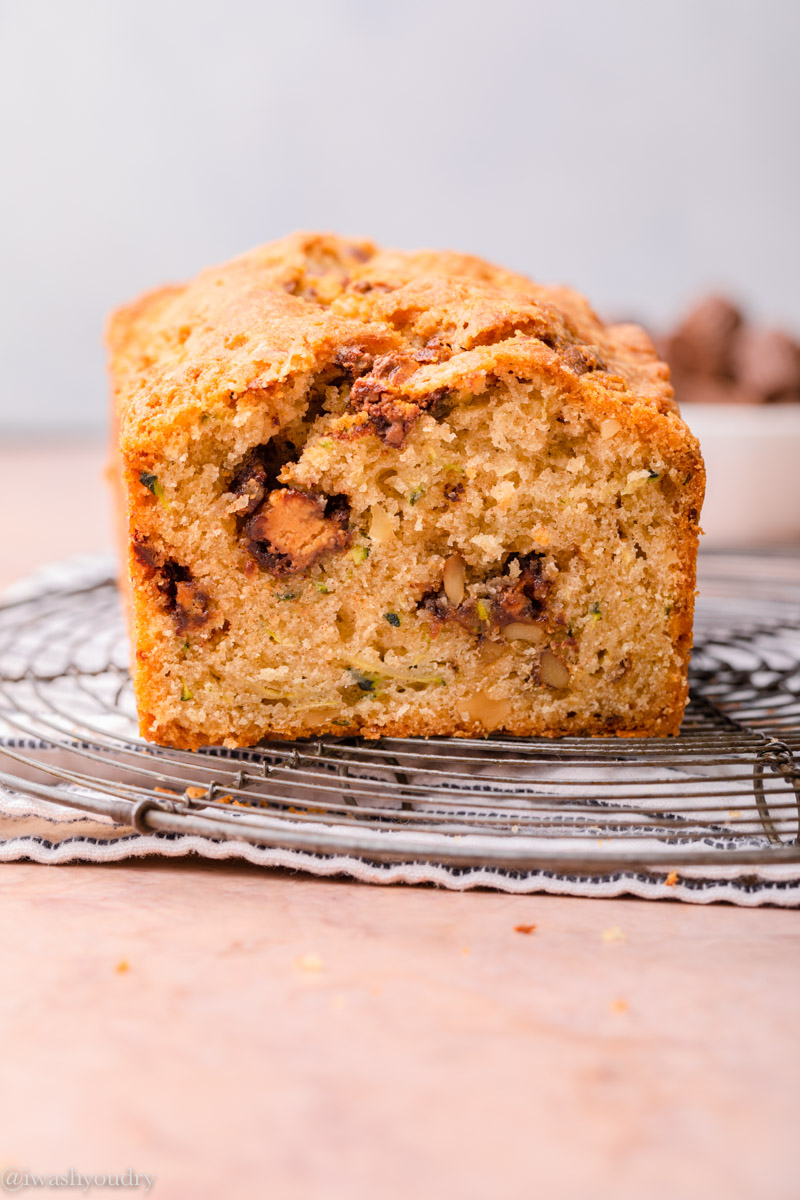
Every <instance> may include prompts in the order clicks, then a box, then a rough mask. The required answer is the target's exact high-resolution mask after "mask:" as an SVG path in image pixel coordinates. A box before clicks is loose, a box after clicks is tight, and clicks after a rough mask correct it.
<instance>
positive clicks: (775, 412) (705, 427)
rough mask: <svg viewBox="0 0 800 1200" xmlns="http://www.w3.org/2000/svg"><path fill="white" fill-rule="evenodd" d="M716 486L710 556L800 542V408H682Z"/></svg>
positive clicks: (710, 498) (709, 523)
mask: <svg viewBox="0 0 800 1200" xmlns="http://www.w3.org/2000/svg"><path fill="white" fill-rule="evenodd" d="M681 415H682V416H683V419H684V420H685V421H686V423H687V425H688V426H689V428H690V429H691V430H692V432H693V433H694V434H696V436H697V437H698V438H699V440H700V449H701V450H702V452H703V458H704V459H705V463H706V474H707V476H708V482H707V486H706V500H705V504H704V505H703V515H702V517H701V519H700V524H701V526H702V527H703V529H704V530H705V534H706V536H705V537H704V538H703V539H702V541H701V546H702V547H703V548H710V547H721V546H752V547H757V546H763V545H766V544H773V545H774V544H776V543H788V542H800V404H775V405H766V404H753V405H739V404H682V405H681Z"/></svg>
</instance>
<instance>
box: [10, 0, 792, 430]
mask: <svg viewBox="0 0 800 1200" xmlns="http://www.w3.org/2000/svg"><path fill="white" fill-rule="evenodd" d="M799 46H800V4H798V2H797V0H785V2H778V0H764V2H760V3H755V2H748V3H735V2H730V0H729V2H728V3H723V2H716V0H694V2H688V0H672V2H671V3H662V4H656V3H648V2H647V0H644V2H643V0H618V2H614V3H599V2H593V0H574V2H573V3H569V4H558V3H554V2H553V0H545V2H540V0H535V2H527V3H526V2H523V0H493V2H484V3H475V2H474V0H427V2H422V0H405V3H397V2H395V3H391V4H388V3H380V2H375V3H368V2H366V0H328V2H327V3H325V2H324V0H306V2H303V0H295V2H294V3H290V2H283V3H273V2H271V0H264V2H261V3H259V2H257V0H226V2H225V3H218V2H216V0H4V2H3V3H2V4H0V96H1V97H2V100H1V102H0V111H1V112H2V117H0V119H1V120H2V122H3V127H4V129H3V142H2V145H3V185H2V191H1V192H0V196H1V197H2V206H3V214H2V215H3V219H2V222H0V277H1V278H2V296H1V297H0V304H1V305H2V311H1V312H0V342H1V345H0V356H1V358H0V361H1V362H2V370H0V439H2V438H3V437H4V438H5V439H6V440H8V439H9V438H10V437H11V436H12V435H14V434H23V433H25V432H29V431H32V430H41V431H42V432H43V433H45V434H47V435H51V436H53V435H54V436H58V437H60V436H62V435H64V434H66V433H69V432H75V433H80V432H85V431H97V432H100V431H101V430H102V429H103V427H104V425H105V410H106V382H105V374H104V370H105V368H104V360H103V349H102V342H101V337H102V327H103V322H104V319H105V314H106V313H107V311H108V310H109V309H110V308H111V307H112V306H114V305H116V304H119V303H121V302H123V301H125V300H127V299H129V298H130V297H132V296H133V295H134V294H136V293H137V292H139V291H142V290H144V289H146V288H150V287H152V286H154V285H156V284H158V283H161V282H166V281H175V280H181V279H183V278H185V277H187V276H189V275H192V274H194V273H195V272H196V271H197V270H198V269H200V268H201V267H203V266H204V265H206V264H208V263H211V262H214V261H219V260H221V259H224V258H227V257H229V256H231V255H233V254H236V253H238V252H240V251H242V250H245V249H247V248H248V247H250V246H251V245H255V244H256V243H258V242H262V241H268V240H270V239H272V238H275V237H279V236H281V235H283V234H285V233H287V232H289V231H290V230H292V229H295V228H320V229H330V230H336V231H339V232H342V233H348V234H358V235H367V236H370V237H373V238H374V239H376V240H378V241H381V242H383V243H385V244H388V245H395V246H402V247H408V248H412V247H418V246H433V247H450V248H454V249H459V250H466V251H470V252H473V253H477V254H481V255H485V256H486V257H488V258H490V259H494V260H496V261H498V262H500V263H503V264H505V265H508V266H511V267H513V268H516V269H518V270H521V271H524V272H527V273H529V274H532V275H533V276H535V277H537V278H539V279H541V280H544V281H563V282H568V283H571V284H573V285H574V286H576V287H578V288H579V289H581V290H582V291H585V292H586V293H587V294H588V295H589V297H590V298H591V300H592V301H593V303H594V305H595V307H596V308H598V310H599V311H600V312H601V314H602V315H605V316H614V317H629V316H635V317H640V318H642V319H644V320H645V321H648V322H650V323H652V324H654V325H656V326H659V325H662V324H664V323H668V322H670V321H671V320H672V319H673V318H674V317H676V316H677V315H678V313H679V312H680V310H681V309H682V307H684V306H685V305H686V304H687V303H688V302H689V301H690V300H691V299H693V298H694V297H695V296H696V295H697V294H698V293H699V292H701V291H703V290H706V289H707V288H709V287H715V288H721V289H724V290H726V291H728V292H730V293H732V294H733V295H734V296H735V297H738V298H739V299H740V300H741V301H742V302H743V303H744V304H745V305H746V307H747V308H748V309H749V310H750V311H751V312H752V314H753V315H754V316H755V317H757V318H759V319H762V320H766V321H776V322H778V323H782V324H783V325H785V326H787V327H788V328H789V329H792V328H794V329H795V330H797V329H798V328H799V327H800V286H799V285H798V280H799V278H800V231H799V225H800V222H799V218H798V214H800V162H799V161H798V159H799V156H798V148H799V146H800V137H799V136H798V133H799V129H798V126H799V122H798V107H799V102H800V70H798V65H797V63H798V48H799Z"/></svg>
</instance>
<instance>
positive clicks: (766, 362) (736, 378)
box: [655, 296, 800, 404]
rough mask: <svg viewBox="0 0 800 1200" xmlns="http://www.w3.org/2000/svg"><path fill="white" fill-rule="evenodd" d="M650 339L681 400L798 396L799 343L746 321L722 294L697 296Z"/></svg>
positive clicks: (727, 401)
mask: <svg viewBox="0 0 800 1200" xmlns="http://www.w3.org/2000/svg"><path fill="white" fill-rule="evenodd" d="M655 340H656V345H657V346H658V349H659V352H660V354H661V355H662V357H663V358H664V359H665V360H666V361H667V362H668V363H669V365H670V369H671V371H672V380H673V383H674V385H675V393H676V395H677V398H678V402H679V403H681V404H767V403H770V404H774V403H785V402H791V401H794V402H800V343H798V342H797V341H796V340H795V339H794V338H792V337H790V336H789V334H787V333H784V332H782V331H781V330H779V329H762V328H759V327H756V326H754V325H751V324H749V323H748V322H747V321H746V320H745V318H744V316H743V315H742V312H741V311H740V309H738V308H737V307H736V305H734V304H732V303H731V301H730V300H727V299H725V297H723V296H708V297H707V298H706V299H704V300H701V301H700V303H699V304H697V305H695V307H694V308H692V309H691V310H690V311H689V312H688V313H687V314H686V316H685V317H684V318H683V320H682V321H681V323H680V324H679V325H678V326H677V328H676V329H674V330H673V331H672V333H670V334H668V335H666V336H664V337H660V338H656V339H655Z"/></svg>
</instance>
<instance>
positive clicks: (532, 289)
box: [109, 233, 677, 449]
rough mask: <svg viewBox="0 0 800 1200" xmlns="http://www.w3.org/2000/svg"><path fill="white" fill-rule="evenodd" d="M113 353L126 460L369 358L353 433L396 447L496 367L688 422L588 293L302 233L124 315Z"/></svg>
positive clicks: (348, 420)
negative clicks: (130, 452) (363, 431)
mask: <svg viewBox="0 0 800 1200" xmlns="http://www.w3.org/2000/svg"><path fill="white" fill-rule="evenodd" d="M109 342H110V346H111V351H112V355H113V358H114V382H115V393H116V399H117V415H118V419H119V422H120V435H121V443H122V447H123V449H125V448H128V449H135V448H136V447H137V446H141V445H142V444H143V442H149V441H150V440H151V439H152V438H153V437H158V434H159V431H162V432H163V431H165V430H166V429H167V428H168V427H169V426H171V425H173V424H175V423H176V422H177V423H178V424H179V425H182V426H185V425H186V424H187V423H190V422H194V421H195V420H199V419H201V418H202V414H203V409H204V407H205V406H206V405H207V404H209V403H213V402H214V401H215V400H224V399H226V398H227V399H228V400H231V401H232V400H235V401H236V406H237V410H241V407H242V405H245V406H246V404H247V403H248V397H252V403H255V404H258V405H259V406H262V405H264V404H265V403H266V404H267V405H268V404H269V402H270V394H271V393H273V394H275V393H276V392H277V391H278V390H280V388H281V385H282V384H284V383H285V382H286V381H288V380H289V379H291V378H294V377H296V376H298V375H305V374H307V373H308V374H313V373H316V372H319V371H321V370H324V369H325V368H326V367H328V366H331V367H333V366H336V365H339V366H343V365H346V364H345V363H344V362H343V361H342V359H343V356H345V357H346V356H347V355H350V356H352V355H354V354H355V355H357V354H358V353H362V352H363V353H364V355H365V356H368V358H369V361H370V362H371V363H374V366H372V367H371V369H370V370H368V372H367V373H366V374H363V375H362V377H361V379H360V381H359V384H358V387H357V389H354V391H355V395H354V396H353V397H352V400H351V404H350V406H349V412H348V413H347V414H346V415H345V416H343V417H342V418H341V420H342V422H343V423H344V425H343V429H342V432H346V431H347V430H346V426H347V425H348V424H349V425H350V426H351V427H353V428H354V430H357V429H358V427H359V425H360V424H363V423H364V422H367V421H371V422H372V426H373V428H376V429H377V430H378V431H379V432H380V433H381V435H382V436H383V437H384V440H386V441H387V443H388V444H392V437H395V439H396V440H397V439H399V438H401V437H402V430H403V428H404V420H405V419H406V417H407V415H408V412H410V411H412V410H413V409H414V408H416V409H417V411H418V410H419V408H420V407H422V408H424V407H429V406H430V404H431V403H432V398H434V399H435V397H436V395H437V394H444V393H445V392H448V393H454V392H455V391H457V390H458V389H459V388H464V387H467V388H471V387H474V386H475V384H476V383H477V382H478V381H479V380H480V379H481V377H484V378H485V377H486V376H488V375H490V374H493V373H497V372H498V371H511V372H513V373H514V374H517V375H519V376H520V377H521V378H529V377H532V376H535V377H537V378H539V379H544V380H552V382H553V384H554V385H555V386H557V387H558V388H559V389H560V390H561V391H565V390H567V391H571V392H573V393H576V394H577V395H578V396H580V397H581V398H585V400H586V403H587V407H592V408H594V407H598V408H601V409H604V410H606V411H608V410H609V408H613V407H615V406H616V405H617V404H625V405H639V406H642V415H643V416H645V415H647V414H652V413H656V412H660V413H666V412H677V407H676V405H675V402H674V399H673V390H672V387H671V385H670V382H669V369H668V367H667V366H666V365H665V364H664V363H663V362H661V361H660V360H659V358H658V355H657V354H656V351H655V349H654V348H653V345H652V343H651V342H650V340H649V338H648V337H647V335H646V334H645V333H644V331H643V330H642V329H640V328H639V327H638V326H636V325H630V324H625V325H605V324H603V322H602V321H600V320H599V318H598V317H597V316H596V315H595V313H594V312H593V310H592V309H591V307H590V306H589V304H588V303H587V301H586V300H585V299H584V298H583V296H581V295H580V294H579V293H577V292H574V291H572V290H570V289H569V288H566V287H546V286H543V285H541V284H536V283H532V282H531V281H530V280H529V279H526V278H525V277H524V276H522V275H516V274H514V273H512V272H510V271H505V270H503V269H501V268H498V267H494V266H492V265H491V264H489V263H487V262H484V261H482V260H481V259H479V258H473V257H470V256H468V255H462V254H453V253H446V252H445V253H441V252H433V251H418V252H401V251H387V250H380V249H378V248H377V247H376V246H374V245H373V244H372V243H370V242H366V241H350V240H347V239H343V238H339V237H335V236H332V235H323V234H313V233H296V234H293V235H291V236H290V237H287V238H284V239H282V240H281V241H278V242H272V243H270V244H269V245H266V246H262V247H260V248H259V249H256V250H252V251H250V252H249V253H247V254H244V255H242V256H241V257H239V258H236V259H234V260H232V261H231V262H229V263H226V264H224V265H223V266H219V267H214V268H211V269H209V270H207V271H204V272H203V273H202V274H200V275H199V276H198V277H197V278H196V279H195V280H194V281H193V282H191V283H189V284H187V285H186V286H183V287H165V288H161V289H160V290H158V291H155V292H151V293H149V294H148V295H146V296H144V297H143V298H141V299H140V300H139V301H137V302H135V303H134V304H132V305H129V306H128V307H126V308H123V309H121V310H119V311H118V312H117V313H116V314H115V315H114V317H113V318H112V321H111V325H110V329H109ZM387 398H388V401H389V407H388V409H387V407H386V405H387ZM393 398H397V399H398V402H399V404H400V409H399V410H398V409H397V408H396V406H393V405H392V400H393ZM404 406H405V407H404ZM409 406H410V407H409ZM648 423H649V422H648ZM398 430H399V432H398Z"/></svg>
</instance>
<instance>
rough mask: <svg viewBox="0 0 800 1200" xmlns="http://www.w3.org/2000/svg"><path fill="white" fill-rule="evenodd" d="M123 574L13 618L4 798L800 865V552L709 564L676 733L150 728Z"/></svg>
mask: <svg viewBox="0 0 800 1200" xmlns="http://www.w3.org/2000/svg"><path fill="white" fill-rule="evenodd" d="M126 661H127V653H126V648H125V640H124V633H123V629H122V622H121V616H120V611H119V602H118V596H117V592H116V588H115V585H114V582H113V580H112V579H111V578H110V577H108V578H103V579H100V580H98V581H97V582H95V583H93V584H91V585H90V586H85V587H73V588H71V589H67V590H64V589H57V590H51V591H47V592H44V593H42V594H38V595H36V596H35V597H34V598H32V599H28V600H25V601H20V602H17V603H14V604H6V605H4V606H0V756H2V757H3V758H4V759H5V760H6V761H5V763H4V764H3V763H2V759H1V758H0V765H5V766H6V767H7V770H5V771H0V785H2V786H3V787H5V788H7V789H9V790H11V791H14V792H18V793H21V794H23V795H29V796H36V797H39V798H41V799H45V800H49V801H53V802H55V803H57V804H60V805H62V806H66V807H69V808H73V809H78V810H81V811H84V812H88V813H94V814H99V815H104V816H109V817H111V818H112V819H113V820H114V821H116V822H119V823H120V824H124V825H127V826H133V827H134V828H136V829H139V830H142V831H144V830H147V831H151V832H152V831H154V830H155V831H163V832H166V833H172V834H176V833H198V834H201V835H203V836H207V837H212V838H231V837H233V838H240V839H244V840H247V841H251V842H256V843H258V844H262V845H272V846H279V847H286V848H293V849H300V850H305V851H310V852H312V853H317V854H327V855H330V854H336V855H351V856H361V857H365V858H368V859H370V860H373V861H377V862H397V861H425V862H439V863H445V864H450V865H453V866H461V867H471V866H492V867H500V868H505V869H508V870H515V871H524V870H531V869H535V868H547V869H551V870H558V871H565V872H571V873H583V874H585V873H587V872H589V873H592V874H605V873H607V872H609V871H612V870H617V869H627V870H637V871H650V872H653V871H663V870H666V869H667V868H671V867H673V866H674V867H679V866H686V865H692V864H695V865H706V864H717V865H730V866H736V865H742V866H744V865H747V864H768V863H779V862H782V863H786V862H800V558H796V557H791V558H789V557H787V558H777V557H776V558H769V557H763V556H762V557H759V556H742V555H738V556H707V557H705V558H703V559H701V586H700V600H699V602H698V611H697V620H696V632H695V652H694V656H693V660H692V668H691V675H690V681H691V695H690V702H689V705H688V707H687V711H686V716H685V719H684V723H683V727H682V730H681V734H680V736H679V737H678V738H654V739H647V740H640V739H635V740H625V739H618V738H603V739H586V738H562V739H558V740H556V741H554V740H551V739H536V738H532V739H527V738H513V737H506V736H493V737H490V738H486V739H469V738H465V739H447V738H431V739H414V738H383V739H381V740H380V741H377V742H373V741H364V740H361V739H357V738H331V737H325V738H321V739H318V740H314V741H305V742H297V743H295V742H281V741H277V742H270V743H264V744H262V745H261V746H259V747H258V748H255V749H253V750H247V751H228V750H225V749H222V748H216V749H210V750H206V751H200V752H192V753H189V752H186V751H179V750H168V749H164V748H159V747H156V746H153V745H150V744H148V743H145V742H144V741H142V740H141V739H140V738H139V737H138V735H137V733H136V722H135V709H134V703H133V696H132V691H131V685H130V678H129V675H128V671H127V666H126Z"/></svg>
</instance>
